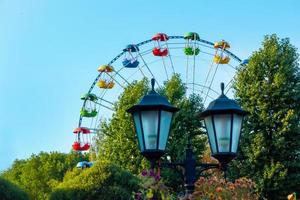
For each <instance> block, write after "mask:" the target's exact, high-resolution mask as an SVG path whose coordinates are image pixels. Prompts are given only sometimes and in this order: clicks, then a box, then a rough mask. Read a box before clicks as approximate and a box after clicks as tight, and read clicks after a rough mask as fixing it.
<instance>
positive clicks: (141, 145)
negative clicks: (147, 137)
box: [133, 112, 145, 151]
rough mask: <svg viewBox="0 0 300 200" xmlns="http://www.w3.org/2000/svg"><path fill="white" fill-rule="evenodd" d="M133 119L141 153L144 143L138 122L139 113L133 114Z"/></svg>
mask: <svg viewBox="0 0 300 200" xmlns="http://www.w3.org/2000/svg"><path fill="white" fill-rule="evenodd" d="M133 119H134V125H135V132H136V135H137V138H138V142H139V145H140V149H141V151H144V149H145V148H144V143H143V133H142V128H141V121H140V115H139V112H136V113H134V114H133Z"/></svg>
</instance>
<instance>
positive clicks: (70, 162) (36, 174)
mask: <svg viewBox="0 0 300 200" xmlns="http://www.w3.org/2000/svg"><path fill="white" fill-rule="evenodd" d="M79 160H80V156H79V155H78V154H77V153H70V154H63V153H58V152H51V153H44V152H41V153H39V154H38V155H32V156H31V157H30V158H29V159H26V160H16V161H15V162H14V163H13V165H12V167H11V168H10V169H8V170H6V171H5V172H4V173H3V174H2V176H3V177H4V178H5V179H7V180H9V181H11V182H12V183H14V184H16V185H17V186H19V187H20V188H21V189H23V190H24V191H26V192H27V193H28V194H29V196H30V197H31V198H32V199H47V197H48V194H49V193H50V192H51V191H52V188H53V187H54V186H56V185H57V184H58V183H59V182H60V181H62V179H63V177H64V174H65V173H66V171H68V170H70V169H72V168H74V166H76V164H77V162H78V161H79Z"/></svg>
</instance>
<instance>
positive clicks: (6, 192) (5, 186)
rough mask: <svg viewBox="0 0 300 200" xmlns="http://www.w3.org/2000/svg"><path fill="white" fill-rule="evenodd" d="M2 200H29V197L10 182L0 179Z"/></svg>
mask: <svg viewBox="0 0 300 200" xmlns="http://www.w3.org/2000/svg"><path fill="white" fill-rule="evenodd" d="M0 197H1V200H29V198H28V195H27V194H26V193H25V192H24V191H22V190H21V189H20V188H18V187H17V186H16V185H14V184H12V183H10V182H9V181H7V180H5V179H3V178H0Z"/></svg>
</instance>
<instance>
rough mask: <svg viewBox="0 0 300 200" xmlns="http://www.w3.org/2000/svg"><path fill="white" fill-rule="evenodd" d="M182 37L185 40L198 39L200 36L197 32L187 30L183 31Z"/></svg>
mask: <svg viewBox="0 0 300 200" xmlns="http://www.w3.org/2000/svg"><path fill="white" fill-rule="evenodd" d="M183 38H184V39H186V40H188V39H189V40H200V37H199V35H198V33H195V32H188V33H185V34H184V36H183Z"/></svg>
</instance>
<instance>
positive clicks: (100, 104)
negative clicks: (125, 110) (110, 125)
mask: <svg viewBox="0 0 300 200" xmlns="http://www.w3.org/2000/svg"><path fill="white" fill-rule="evenodd" d="M96 104H97V105H99V106H103V107H104V108H107V109H109V110H111V111H115V110H114V109H113V108H111V107H108V106H106V105H104V104H102V103H98V102H97V103H96Z"/></svg>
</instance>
